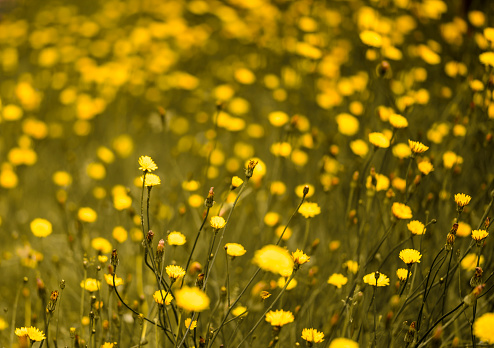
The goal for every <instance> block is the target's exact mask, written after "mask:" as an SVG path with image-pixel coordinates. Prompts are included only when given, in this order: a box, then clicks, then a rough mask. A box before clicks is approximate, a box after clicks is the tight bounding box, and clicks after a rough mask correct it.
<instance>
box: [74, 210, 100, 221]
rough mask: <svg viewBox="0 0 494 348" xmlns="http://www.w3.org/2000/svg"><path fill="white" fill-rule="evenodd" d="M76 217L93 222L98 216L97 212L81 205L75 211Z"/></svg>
mask: <svg viewBox="0 0 494 348" xmlns="http://www.w3.org/2000/svg"><path fill="white" fill-rule="evenodd" d="M77 218H78V219H79V220H80V221H83V222H94V221H96V219H97V218H98V214H96V212H95V211H94V210H93V209H91V208H89V207H82V208H79V211H78V212H77Z"/></svg>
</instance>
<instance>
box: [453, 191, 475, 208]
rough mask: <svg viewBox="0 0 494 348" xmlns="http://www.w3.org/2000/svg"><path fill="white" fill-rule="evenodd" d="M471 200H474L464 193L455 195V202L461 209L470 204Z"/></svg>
mask: <svg viewBox="0 0 494 348" xmlns="http://www.w3.org/2000/svg"><path fill="white" fill-rule="evenodd" d="M471 199H472V197H470V196H469V195H466V194H464V193H457V194H455V202H456V204H457V205H458V207H461V208H463V207H464V206H466V205H467V204H468V203H470V200H471Z"/></svg>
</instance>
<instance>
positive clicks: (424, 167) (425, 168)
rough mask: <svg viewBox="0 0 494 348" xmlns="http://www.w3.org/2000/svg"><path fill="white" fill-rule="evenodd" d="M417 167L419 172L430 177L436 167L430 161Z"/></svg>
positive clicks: (423, 162)
mask: <svg viewBox="0 0 494 348" xmlns="http://www.w3.org/2000/svg"><path fill="white" fill-rule="evenodd" d="M417 167H418V168H419V171H420V172H421V173H422V174H423V175H428V174H429V173H430V172H432V171H433V170H434V166H433V165H432V163H431V162H429V161H422V162H420V163H419V164H417Z"/></svg>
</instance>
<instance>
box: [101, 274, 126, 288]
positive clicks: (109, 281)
mask: <svg viewBox="0 0 494 348" xmlns="http://www.w3.org/2000/svg"><path fill="white" fill-rule="evenodd" d="M104 277H105V281H106V284H108V285H110V286H119V285H122V284H123V279H122V278H119V277H117V276H116V275H115V284H113V275H112V274H104Z"/></svg>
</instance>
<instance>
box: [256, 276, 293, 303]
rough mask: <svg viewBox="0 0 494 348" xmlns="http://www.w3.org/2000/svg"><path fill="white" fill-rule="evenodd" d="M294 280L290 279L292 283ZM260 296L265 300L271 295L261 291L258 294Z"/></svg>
mask: <svg viewBox="0 0 494 348" xmlns="http://www.w3.org/2000/svg"><path fill="white" fill-rule="evenodd" d="M293 280H295V279H292V281H293ZM283 286H284V285H283ZM260 296H261V299H263V300H265V299H267V298H268V297H269V296H271V294H270V293H269V292H268V291H264V290H263V291H261V293H260Z"/></svg>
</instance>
